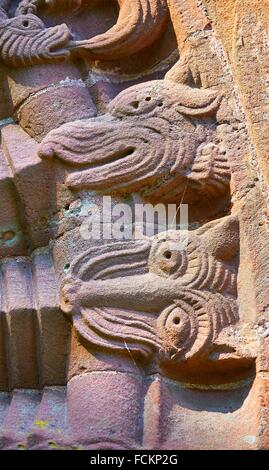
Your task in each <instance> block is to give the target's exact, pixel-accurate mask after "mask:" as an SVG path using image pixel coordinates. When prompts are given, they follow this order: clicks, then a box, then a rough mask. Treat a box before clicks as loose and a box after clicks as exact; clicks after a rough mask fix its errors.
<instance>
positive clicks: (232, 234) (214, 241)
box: [197, 216, 240, 261]
mask: <svg viewBox="0 0 269 470" xmlns="http://www.w3.org/2000/svg"><path fill="white" fill-rule="evenodd" d="M197 232H199V235H200V234H201V238H202V243H203V246H204V247H205V249H206V251H207V252H208V253H210V254H211V255H212V256H214V257H215V258H217V259H220V260H223V261H231V260H232V259H233V258H234V256H235V255H236V254H237V253H238V251H239V243H240V230H239V221H238V218H237V217H235V216H229V217H225V218H223V219H221V220H220V221H217V222H209V223H208V224H206V225H204V226H203V227H202V228H201V229H198V231H197Z"/></svg>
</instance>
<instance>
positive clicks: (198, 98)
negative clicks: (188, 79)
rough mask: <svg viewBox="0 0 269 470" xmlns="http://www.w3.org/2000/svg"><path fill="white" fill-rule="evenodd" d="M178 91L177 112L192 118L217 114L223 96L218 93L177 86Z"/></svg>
mask: <svg viewBox="0 0 269 470" xmlns="http://www.w3.org/2000/svg"><path fill="white" fill-rule="evenodd" d="M176 88H177V89H178V98H179V99H178V106H177V110H178V111H179V112H180V113H181V114H185V115H186V116H190V117H202V116H207V115H211V114H213V113H216V111H217V109H218V108H219V105H220V101H221V99H222V96H221V95H219V94H218V93H217V92H216V91H212V90H203V89H200V88H191V87H189V86H186V85H180V84H179V85H176Z"/></svg>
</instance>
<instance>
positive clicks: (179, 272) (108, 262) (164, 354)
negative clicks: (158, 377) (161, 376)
mask: <svg viewBox="0 0 269 470" xmlns="http://www.w3.org/2000/svg"><path fill="white" fill-rule="evenodd" d="M238 250H239V227H238V220H237V218H236V217H233V216H229V217H227V218H225V219H222V220H221V221H217V222H210V223H209V224H207V225H205V226H203V227H202V228H199V229H197V230H194V231H190V232H182V231H180V232H177V231H170V232H166V233H163V234H159V235H158V236H157V237H156V238H154V239H153V240H144V241H130V242H125V243H114V244H110V245H103V246H102V247H100V248H99V250H98V254H96V249H95V248H94V247H93V248H91V249H90V250H89V251H87V252H86V253H83V254H82V255H81V256H79V257H78V258H76V259H75V260H74V262H73V263H72V265H71V269H70V273H69V275H68V276H67V278H66V279H65V280H64V281H63V285H62V289H61V292H62V300H61V306H62V310H63V311H64V312H66V313H68V314H72V317H73V321H74V325H75V328H76V329H77V330H78V332H79V334H80V335H81V336H82V337H83V338H84V339H85V340H86V341H87V342H88V343H90V344H92V345H95V346H96V347H101V348H106V349H108V350H110V351H113V350H120V351H124V350H126V349H127V346H128V350H129V351H132V353H134V354H138V355H140V356H142V357H144V358H147V359H149V358H152V356H153V355H154V354H157V356H158V357H161V358H165V360H167V361H168V362H174V363H176V364H177V365H179V364H184V363H188V364H189V363H193V361H197V359H198V360H199V361H202V362H203V361H205V362H206V361H207V364H208V361H209V362H210V357H211V359H212V358H213V357H214V354H215V356H216V354H217V355H218V359H221V358H222V359H224V361H225V360H226V361H227V360H230V361H231V360H232V359H233V360H235V361H236V360H238V359H239V356H240V354H238V351H237V353H235V350H236V347H235V344H232V339H231V338H232V334H231V331H229V335H228V337H229V338H230V339H229V341H230V344H228V342H227V341H226V343H223V340H222V341H220V337H221V336H222V335H224V336H225V331H226V330H227V329H228V330H229V328H233V327H234V326H235V325H236V324H237V323H238V321H239V312H238V304H237V268H238V265H237V262H238ZM226 339H227V338H226ZM126 345H127V346H126ZM221 348H222V351H221ZM216 351H217V352H216ZM215 359H216V357H215Z"/></svg>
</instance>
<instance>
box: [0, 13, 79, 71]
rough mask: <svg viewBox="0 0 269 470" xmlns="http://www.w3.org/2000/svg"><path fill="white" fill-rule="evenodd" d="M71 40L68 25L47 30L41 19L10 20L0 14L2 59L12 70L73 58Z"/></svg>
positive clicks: (19, 17) (0, 53)
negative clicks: (70, 56) (69, 56)
mask: <svg viewBox="0 0 269 470" xmlns="http://www.w3.org/2000/svg"><path fill="white" fill-rule="evenodd" d="M70 38H71V33H70V31H69V29H68V27H67V26H66V25H64V24H62V25H57V26H54V27H51V28H46V26H45V25H44V23H43V21H41V20H40V19H39V18H38V17H37V16H35V15H33V14H31V13H28V14H26V15H18V16H15V17H14V18H8V16H7V15H6V13H5V12H4V10H3V9H2V10H1V12H0V59H1V60H2V62H4V64H5V65H7V66H10V67H25V66H30V65H35V64H39V63H44V62H50V61H54V60H59V59H65V58H66V57H67V56H68V55H69V53H70V52H69V50H68V49H67V47H66V46H67V44H68V43H69V41H70Z"/></svg>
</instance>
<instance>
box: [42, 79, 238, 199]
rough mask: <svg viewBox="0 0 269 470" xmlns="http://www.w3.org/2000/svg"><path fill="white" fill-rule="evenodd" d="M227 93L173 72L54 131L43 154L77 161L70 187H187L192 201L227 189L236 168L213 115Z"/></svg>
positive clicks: (162, 194)
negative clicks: (179, 80) (180, 80)
mask: <svg viewBox="0 0 269 470" xmlns="http://www.w3.org/2000/svg"><path fill="white" fill-rule="evenodd" d="M220 99H221V98H220V96H218V94H217V93H216V92H215V91H211V90H202V89H192V88H190V87H188V86H185V85H181V84H176V83H173V82H170V81H169V80H155V81H151V82H146V83H142V84H139V85H135V86H133V87H130V88H128V89H126V90H124V91H123V92H121V93H120V94H119V95H118V96H117V97H116V98H115V99H114V100H112V101H111V103H110V104H109V106H108V111H107V113H106V114H105V115H103V116H101V117H98V118H94V119H90V120H84V121H75V122H72V123H68V124H65V125H63V126H61V127H59V128H58V129H55V130H53V131H52V132H50V133H49V134H48V135H47V136H46V137H45V139H44V140H43V142H42V143H41V145H40V149H39V155H40V157H41V158H52V157H55V158H56V159H59V160H61V161H62V162H64V163H65V164H66V165H67V167H69V168H70V173H69V175H68V177H67V185H68V186H69V187H70V188H71V189H85V188H87V189H93V190H106V191H108V190H109V191H113V192H115V191H119V192H121V191H123V192H125V193H126V192H133V191H141V192H142V193H143V195H144V196H145V198H147V199H148V200H150V201H151V202H159V201H160V200H161V201H162V202H175V203H177V202H178V201H179V200H181V199H182V195H183V194H184V195H185V197H184V202H186V203H189V204H191V203H195V201H197V200H200V199H201V197H203V196H205V197H209V198H212V197H213V198H215V197H218V196H220V195H222V196H223V195H225V193H227V192H228V191H229V182H230V170H229V164H228V161H227V158H226V150H225V148H224V145H223V144H222V142H221V141H220V139H219V138H218V135H217V129H216V127H217V126H216V124H215V122H214V114H215V113H216V110H217V109H218V106H219V103H220Z"/></svg>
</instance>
